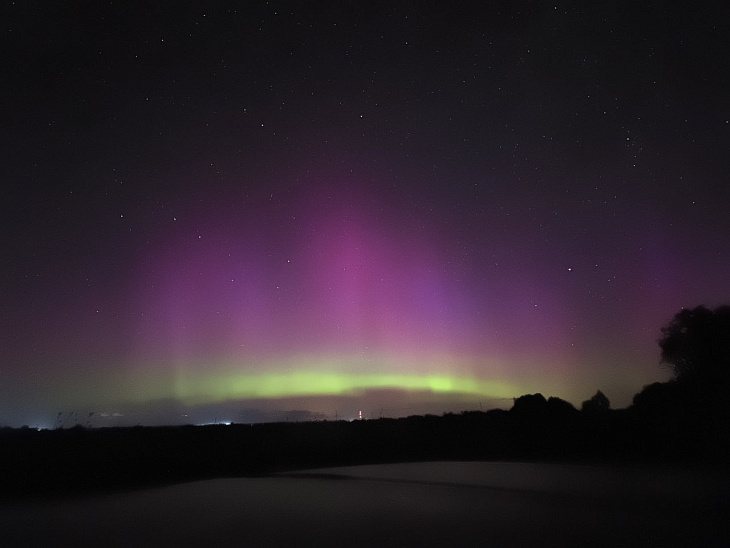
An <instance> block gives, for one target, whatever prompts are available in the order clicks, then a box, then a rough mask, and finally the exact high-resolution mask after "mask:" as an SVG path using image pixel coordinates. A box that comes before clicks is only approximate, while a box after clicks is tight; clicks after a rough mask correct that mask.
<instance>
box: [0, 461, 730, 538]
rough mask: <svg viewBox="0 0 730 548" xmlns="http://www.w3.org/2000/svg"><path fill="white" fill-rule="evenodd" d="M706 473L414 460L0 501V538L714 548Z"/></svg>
mask: <svg viewBox="0 0 730 548" xmlns="http://www.w3.org/2000/svg"><path fill="white" fill-rule="evenodd" d="M721 480H722V475H718V474H717V473H716V472H708V471H705V472H699V471H688V470H678V469H663V468H649V469H646V468H633V467H616V466H611V467H605V466H594V465H560V464H545V463H503V462H425V463H401V464H382V465H367V466H355V467H341V468H327V469H317V470H310V471H299V472H296V473H285V474H279V475H271V476H266V477H249V478H223V479H214V480H203V481H195V482H187V483H180V484H176V485H169V486H165V487H156V488H149V489H143V490H137V491H126V492H123V493H115V494H111V493H107V494H96V495H94V494H89V495H85V496H77V497H49V498H42V499H31V500H21V501H0V530H2V534H3V537H2V545H3V546H18V547H20V546H22V547H29V546H39V547H40V546H108V547H113V546H119V547H128V546H155V547H160V546H171V547H176V548H180V547H188V546H190V547H193V546H201V547H208V546H399V547H403V546H501V547H512V546H515V547H521V546H541V547H551V546H561V547H565V546H576V547H577V546H592V547H599V546H606V547H609V546H610V547H615V546H662V547H666V546H682V547H686V546H727V543H728V541H729V540H730V535H729V534H728V532H729V529H730V524H728V522H727V519H726V518H727V510H728V504H727V502H728V501H727V499H726V494H727V489H726V488H727V482H726V481H725V482H723V481H721Z"/></svg>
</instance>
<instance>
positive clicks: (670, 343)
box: [659, 306, 730, 386]
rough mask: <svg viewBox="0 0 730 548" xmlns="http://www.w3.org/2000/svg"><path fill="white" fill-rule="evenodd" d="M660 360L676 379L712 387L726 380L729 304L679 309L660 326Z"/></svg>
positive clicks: (728, 373) (729, 352)
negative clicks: (668, 320) (664, 324)
mask: <svg viewBox="0 0 730 548" xmlns="http://www.w3.org/2000/svg"><path fill="white" fill-rule="evenodd" d="M661 332H662V336H661V338H660V339H659V346H660V347H661V349H662V362H663V363H666V364H667V365H669V367H670V369H671V370H672V372H673V373H674V377H675V378H676V380H677V381H679V382H682V383H693V384H695V383H699V384H703V385H709V386H713V385H716V384H718V383H719V384H723V385H724V384H727V382H728V380H729V379H730V306H721V307H718V308H715V309H714V310H710V309H708V308H705V307H704V306H698V307H696V308H692V309H687V308H685V309H682V310H681V311H679V312H678V313H677V314H676V315H675V316H674V318H673V319H672V321H670V322H669V323H668V324H667V325H666V326H664V327H663V328H662V329H661Z"/></svg>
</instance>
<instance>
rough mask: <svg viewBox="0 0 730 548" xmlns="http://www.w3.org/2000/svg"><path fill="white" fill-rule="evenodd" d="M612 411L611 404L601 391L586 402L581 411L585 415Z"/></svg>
mask: <svg viewBox="0 0 730 548" xmlns="http://www.w3.org/2000/svg"><path fill="white" fill-rule="evenodd" d="M610 409H611V402H609V401H608V398H607V397H606V396H605V395H604V393H603V392H601V391H600V390H598V391H596V393H595V394H594V395H593V397H592V398H591V399H589V400H586V401H584V402H583V403H582V404H581V406H580V410H581V411H583V412H584V413H605V412H606V411H609V410H610Z"/></svg>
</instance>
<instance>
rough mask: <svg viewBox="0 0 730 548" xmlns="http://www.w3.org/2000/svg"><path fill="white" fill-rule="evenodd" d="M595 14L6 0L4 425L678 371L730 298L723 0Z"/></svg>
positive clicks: (603, 7)
mask: <svg viewBox="0 0 730 548" xmlns="http://www.w3.org/2000/svg"><path fill="white" fill-rule="evenodd" d="M593 4H594V3H591V5H585V3H583V2H564V1H560V2H550V3H548V2H526V1H509V2H508V1H498V2H456V3H446V2H415V1H414V2H397V1H396V2H392V1H390V2H379V1H374V2H366V3H355V2H350V3H348V2H303V1H301V2H283V1H282V2H275V1H270V2H256V1H252V2H245V3H241V2H215V3H194V2H176V3H175V4H174V6H173V4H171V3H167V2H159V3H150V2H122V3H111V2H82V1H75V2H64V3H54V2H3V3H2V7H1V8H0V10H1V11H0V21H1V23H0V48H1V49H2V51H3V62H2V64H0V99H1V103H2V105H3V106H2V109H0V138H1V139H2V146H1V147H0V154H1V155H2V188H3V191H2V197H1V199H0V226H1V228H2V231H1V236H0V259H1V260H0V277H1V280H2V284H1V286H0V329H1V331H0V336H1V337H2V340H1V341H0V342H1V344H0V368H1V369H0V370H1V372H2V382H1V383H0V425H3V424H10V425H16V424H20V423H28V424H34V425H35V424H43V425H45V424H48V423H49V422H50V423H52V422H53V421H54V420H55V419H56V417H57V415H56V413H57V412H63V413H71V412H75V413H77V414H78V415H79V416H83V417H84V421H85V420H86V417H87V413H92V412H93V413H94V416H93V418H94V421H97V419H98V421H100V422H95V423H94V424H95V425H103V424H110V423H104V422H103V420H102V419H99V417H102V418H108V417H126V419H125V420H128V421H130V422H133V423H143V424H144V423H149V424H151V423H169V424H173V423H177V422H179V421H181V420H188V419H189V420H193V419H192V418H189V417H185V415H188V414H190V417H192V416H193V415H194V414H195V413H198V415H196V417H198V416H202V415H203V414H205V413H203V412H202V411H201V410H206V413H208V415H210V416H213V415H214V416H215V417H216V420H221V417H224V418H226V420H239V419H241V420H249V418H250V417H252V416H256V417H269V418H270V417H274V416H275V415H276V413H279V412H284V411H285V410H298V412H299V413H300V414H299V415H298V416H306V413H311V414H312V416H317V417H320V418H321V417H328V418H334V417H335V416H336V417H338V418H351V417H354V416H356V415H357V413H358V412H359V411H362V412H363V415H364V416H366V417H371V416H400V415H406V414H416V413H419V414H420V413H424V412H434V413H438V414H440V413H442V412H445V411H460V410H464V409H479V408H484V409H486V408H491V407H502V408H509V407H510V406H511V398H513V397H515V396H519V395H522V394H525V393H532V392H537V391H540V392H542V393H543V394H545V395H546V396H547V395H554V396H558V397H561V398H564V399H566V400H568V401H570V402H571V403H573V404H574V405H576V406H579V405H580V403H581V402H582V401H583V400H585V399H588V398H589V397H590V396H591V395H592V394H593V393H595V391H596V390H597V389H601V390H602V391H603V392H604V393H605V394H606V395H607V396H608V397H609V399H610V400H611V403H612V406H613V407H625V406H627V405H629V404H630V402H631V398H632V396H633V395H634V394H635V393H636V392H638V391H639V390H640V389H641V388H642V386H643V385H645V384H648V383H651V382H654V381H657V380H665V379H666V378H668V371H667V370H666V369H665V368H662V367H661V366H660V364H659V349H658V346H657V344H656V340H657V338H658V336H659V329H660V327H661V326H662V325H664V324H666V323H667V322H668V321H669V320H670V319H671V317H672V316H673V315H674V314H675V313H676V312H677V311H679V310H680V309H681V307H683V306H684V307H693V306H697V305H700V304H704V305H706V306H717V305H719V304H722V303H727V302H728V300H730V299H729V297H730V295H729V293H730V291H729V290H728V282H727V280H729V279H730V218H729V217H728V214H727V210H728V206H729V205H730V186H729V185H728V176H727V167H728V160H727V157H728V156H727V154H728V150H730V62H729V61H728V56H727V55H726V52H727V51H728V46H729V44H728V36H730V28H729V27H730V11H729V8H728V7H726V6H722V5H720V4H721V3H718V2H715V3H707V4H700V5H694V4H686V5H670V4H672V3H667V2H658V1H657V2H648V1H643V0H641V1H638V2H602V3H595V5H593ZM302 413H304V415H302ZM88 416H89V417H91V415H88ZM74 420H76V419H74ZM79 420H80V419H79ZM110 420H111V419H110ZM195 420H198V418H196V419H195ZM209 420H212V419H209ZM251 420H253V419H251ZM89 422H91V420H90V419H89Z"/></svg>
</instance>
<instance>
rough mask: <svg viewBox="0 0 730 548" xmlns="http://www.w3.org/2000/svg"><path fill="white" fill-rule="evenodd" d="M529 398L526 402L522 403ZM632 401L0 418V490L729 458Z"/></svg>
mask: <svg viewBox="0 0 730 548" xmlns="http://www.w3.org/2000/svg"><path fill="white" fill-rule="evenodd" d="M523 403H524V402H523ZM682 417H683V418H681V420H680V418H676V417H675V418H674V419H672V417H667V416H665V415H662V416H655V415H652V414H639V413H637V412H632V411H631V410H621V411H607V412H604V413H596V414H589V413H584V412H579V411H576V410H575V409H574V408H572V407H571V408H568V407H561V406H553V407H552V408H550V407H542V408H540V410H539V412H532V411H531V410H530V409H529V406H527V408H525V406H522V407H520V406H518V405H516V406H515V408H513V409H512V410H511V411H501V410H493V411H489V412H468V413H462V414H459V415H452V414H446V415H444V416H430V415H427V416H425V417H424V416H414V417H409V418H403V419H378V420H368V421H353V422H346V421H333V422H327V421H322V422H303V423H269V424H252V425H249V424H245V425H244V424H232V425H227V426H226V425H212V426H184V427H154V428H152V427H150V428H147V427H133V428H102V429H84V428H81V427H75V428H71V429H64V430H53V431H36V430H34V429H27V428H24V429H7V428H6V429H0V468H1V469H2V470H3V473H2V475H0V496H1V497H2V498H6V499H7V498H18V497H29V496H31V497H32V496H37V495H46V494H54V493H56V494H84V493H89V492H103V491H117V490H120V489H135V488H141V487H148V486H161V485H169V484H173V483H179V482H185V481H193V480H203V479H212V478H223V477H243V476H246V477H256V476H263V475H267V474H272V473H279V472H286V471H291V470H302V469H315V468H322V467H333V466H351V465H362V464H382V463H396V462H419V461H421V462H422V461H523V462H525V461H531V462H563V463H576V462H581V463H594V464H616V465H630V466H637V465H638V466H643V467H654V466H670V467H675V468H676V467H680V468H691V469H711V470H720V471H723V470H726V469H727V462H728V460H727V455H728V453H727V446H728V443H727V440H728V429H727V428H725V424H727V423H726V422H725V421H724V420H722V421H720V420H713V417H696V416H695V417H692V416H689V415H682Z"/></svg>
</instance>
